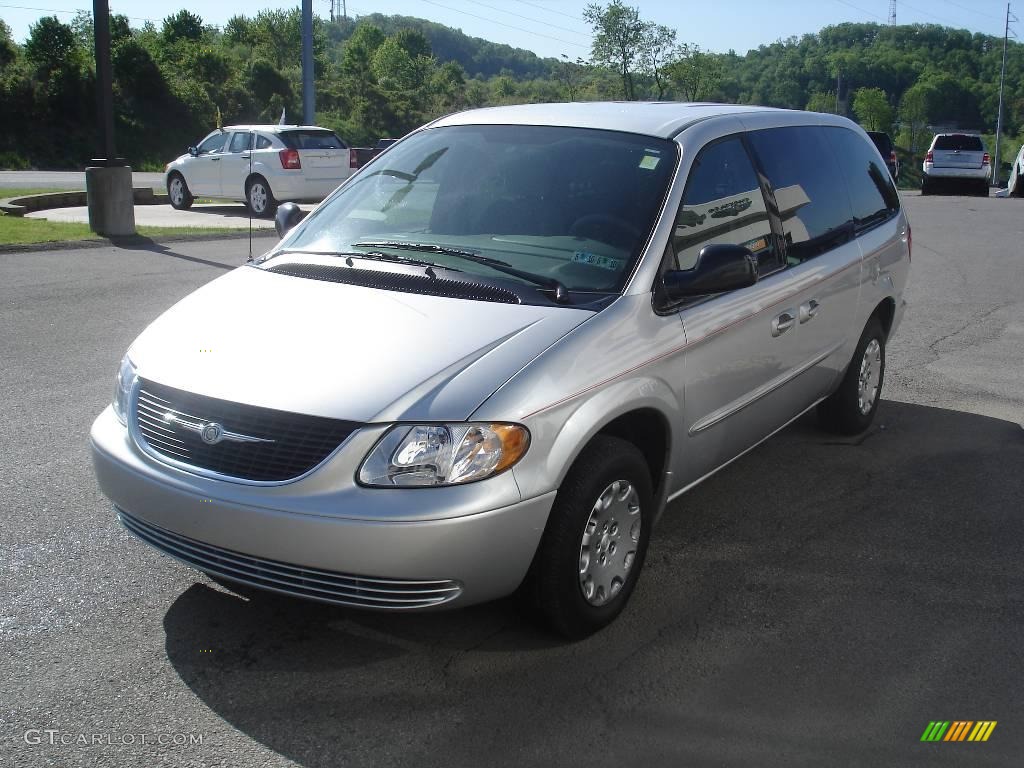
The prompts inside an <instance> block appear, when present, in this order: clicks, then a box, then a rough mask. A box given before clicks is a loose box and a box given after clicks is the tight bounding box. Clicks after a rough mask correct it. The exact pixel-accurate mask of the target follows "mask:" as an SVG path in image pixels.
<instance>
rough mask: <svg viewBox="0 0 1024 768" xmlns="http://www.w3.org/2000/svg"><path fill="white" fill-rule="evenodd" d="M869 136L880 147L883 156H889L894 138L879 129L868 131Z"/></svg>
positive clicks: (879, 150)
mask: <svg viewBox="0 0 1024 768" xmlns="http://www.w3.org/2000/svg"><path fill="white" fill-rule="evenodd" d="M868 136H870V137H871V141H873V142H874V143H875V146H876V147H878V152H879V154H881V155H882V157H885V158H888V157H889V153H890V152H892V139H890V138H889V134H887V133H879V132H878V131H868Z"/></svg>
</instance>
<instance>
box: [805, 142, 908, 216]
mask: <svg viewBox="0 0 1024 768" xmlns="http://www.w3.org/2000/svg"><path fill="white" fill-rule="evenodd" d="M823 130H824V133H825V135H826V136H827V137H828V140H829V142H830V143H831V144H832V148H833V149H834V150H835V155H836V159H837V160H838V161H839V166H840V168H841V169H842V173H843V178H844V179H845V181H846V187H847V189H848V190H849V192H850V204H851V205H852V207H853V219H854V224H855V226H856V228H857V229H865V228H867V227H871V226H873V225H875V224H878V223H879V222H881V221H885V220H886V219H888V218H889V217H890V216H892V215H893V214H895V213H896V212H897V211H899V209H900V197H899V195H898V194H897V193H896V186H895V185H894V184H893V182H892V176H890V175H889V171H888V170H887V169H886V168H885V166H883V165H882V164H881V163H880V162H879V160H878V157H876V156H875V153H874V152H872V151H871V145H870V144H868V143H867V142H866V141H864V139H862V138H861V137H860V136H858V135H857V134H856V133H854V132H853V131H850V130H847V129H846V128H824V129H823Z"/></svg>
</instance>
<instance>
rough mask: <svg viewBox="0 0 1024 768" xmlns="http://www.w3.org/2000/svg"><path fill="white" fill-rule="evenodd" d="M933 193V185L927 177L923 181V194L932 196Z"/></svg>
mask: <svg viewBox="0 0 1024 768" xmlns="http://www.w3.org/2000/svg"><path fill="white" fill-rule="evenodd" d="M931 193H932V184H931V182H930V181H928V177H927V176H925V177H924V178H922V179H921V194H922V195H930V194H931Z"/></svg>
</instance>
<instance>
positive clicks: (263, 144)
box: [256, 136, 274, 149]
mask: <svg viewBox="0 0 1024 768" xmlns="http://www.w3.org/2000/svg"><path fill="white" fill-rule="evenodd" d="M273 144H274V142H272V141H271V140H270V139H268V138H267V137H266V136H257V137H256V149H267V148H269V147H271V146H273Z"/></svg>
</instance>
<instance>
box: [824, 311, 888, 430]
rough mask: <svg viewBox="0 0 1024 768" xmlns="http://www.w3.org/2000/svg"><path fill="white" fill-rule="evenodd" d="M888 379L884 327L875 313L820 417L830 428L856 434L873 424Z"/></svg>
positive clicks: (825, 425)
mask: <svg viewBox="0 0 1024 768" xmlns="http://www.w3.org/2000/svg"><path fill="white" fill-rule="evenodd" d="M884 380H885V331H884V330H883V329H882V324H881V322H879V320H878V318H877V317H875V316H872V318H871V320H869V321H868V324H867V325H866V326H865V327H864V332H863V333H862V334H861V337H860V341H858V342H857V349H856V350H855V351H854V353H853V359H852V360H851V361H850V366H849V367H848V368H847V369H846V375H844V376H843V380H842V381H841V382H840V384H839V388H838V389H837V390H836V391H835V392H833V393H832V394H831V395H830V396H829V397H828V398H827V399H825V400H823V401H822V402H821V404H820V405H819V406H818V420H819V421H820V422H821V425H822V427H824V428H825V429H827V430H828V431H829V432H838V433H839V434H842V435H857V434H860V433H861V432H863V431H864V430H866V429H867V428H868V427H869V426H871V421H872V420H873V419H874V418H875V411H877V410H878V401H879V400H880V399H881V394H882V382H883V381H884Z"/></svg>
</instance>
